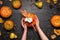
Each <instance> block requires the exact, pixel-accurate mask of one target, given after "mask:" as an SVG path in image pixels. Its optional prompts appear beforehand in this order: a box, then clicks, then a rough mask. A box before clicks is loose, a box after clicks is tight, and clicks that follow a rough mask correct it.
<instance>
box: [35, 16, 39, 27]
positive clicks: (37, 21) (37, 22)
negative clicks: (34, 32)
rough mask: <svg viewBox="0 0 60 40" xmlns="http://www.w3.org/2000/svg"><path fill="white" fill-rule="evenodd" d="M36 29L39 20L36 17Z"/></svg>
mask: <svg viewBox="0 0 60 40" xmlns="http://www.w3.org/2000/svg"><path fill="white" fill-rule="evenodd" d="M36 27H39V19H38V17H37V16H36Z"/></svg>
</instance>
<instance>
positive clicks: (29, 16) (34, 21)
mask: <svg viewBox="0 0 60 40" xmlns="http://www.w3.org/2000/svg"><path fill="white" fill-rule="evenodd" d="M28 18H32V19H33V21H32V23H30V24H28V26H33V25H35V24H36V16H35V15H34V14H33V13H30V14H28Z"/></svg>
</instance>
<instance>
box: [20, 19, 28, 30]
mask: <svg viewBox="0 0 60 40" xmlns="http://www.w3.org/2000/svg"><path fill="white" fill-rule="evenodd" d="M21 24H22V27H23V28H24V30H27V25H26V23H25V22H24V18H22V20H21Z"/></svg>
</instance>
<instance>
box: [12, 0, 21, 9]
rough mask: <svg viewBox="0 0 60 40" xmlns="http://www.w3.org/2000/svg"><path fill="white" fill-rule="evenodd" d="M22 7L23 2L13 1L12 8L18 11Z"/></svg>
mask: <svg viewBox="0 0 60 40" xmlns="http://www.w3.org/2000/svg"><path fill="white" fill-rule="evenodd" d="M21 5H22V3H21V1H20V0H13V1H12V6H13V7H14V8H16V9H18V8H20V7H21Z"/></svg>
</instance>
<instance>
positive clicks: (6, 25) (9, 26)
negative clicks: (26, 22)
mask: <svg viewBox="0 0 60 40" xmlns="http://www.w3.org/2000/svg"><path fill="white" fill-rule="evenodd" d="M4 28H5V29H6V30H12V29H13V28H14V23H13V21H12V20H7V21H5V23H4Z"/></svg>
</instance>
